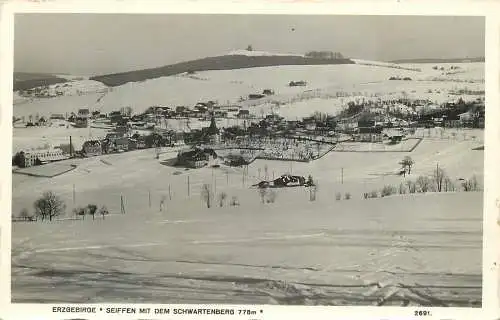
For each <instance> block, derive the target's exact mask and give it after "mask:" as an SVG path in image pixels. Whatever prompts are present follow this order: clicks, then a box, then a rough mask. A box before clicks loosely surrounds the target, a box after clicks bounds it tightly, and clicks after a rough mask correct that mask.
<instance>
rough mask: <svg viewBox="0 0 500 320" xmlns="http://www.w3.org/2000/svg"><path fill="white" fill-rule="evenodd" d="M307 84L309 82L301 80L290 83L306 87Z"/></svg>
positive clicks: (290, 84)
mask: <svg viewBox="0 0 500 320" xmlns="http://www.w3.org/2000/svg"><path fill="white" fill-rule="evenodd" d="M306 85H307V82H305V81H303V80H300V81H290V83H289V84H288V86H289V87H305V86H306Z"/></svg>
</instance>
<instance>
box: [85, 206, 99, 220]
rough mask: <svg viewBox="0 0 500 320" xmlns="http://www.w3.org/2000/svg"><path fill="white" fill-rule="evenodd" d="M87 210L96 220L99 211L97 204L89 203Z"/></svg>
mask: <svg viewBox="0 0 500 320" xmlns="http://www.w3.org/2000/svg"><path fill="white" fill-rule="evenodd" d="M87 212H88V214H90V215H91V216H92V220H95V213H96V212H97V206H96V205H95V204H89V205H87Z"/></svg>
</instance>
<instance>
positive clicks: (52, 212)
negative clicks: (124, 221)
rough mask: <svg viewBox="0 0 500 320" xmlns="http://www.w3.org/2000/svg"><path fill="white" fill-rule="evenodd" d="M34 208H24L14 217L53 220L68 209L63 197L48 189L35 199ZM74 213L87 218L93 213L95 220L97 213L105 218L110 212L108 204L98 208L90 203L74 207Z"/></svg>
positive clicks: (28, 219) (27, 219)
mask: <svg viewBox="0 0 500 320" xmlns="http://www.w3.org/2000/svg"><path fill="white" fill-rule="evenodd" d="M33 208H34V211H33V212H31V213H30V212H29V211H28V209H26V208H23V209H22V210H21V212H20V213H19V216H18V217H13V218H18V219H21V220H24V221H37V220H41V221H46V220H48V221H52V220H53V219H55V218H56V217H59V216H61V215H63V214H64V212H65V211H66V204H65V203H64V201H63V200H62V199H61V197H59V196H58V195H57V194H55V193H54V192H53V191H46V192H44V193H43V194H42V196H41V197H40V198H38V199H37V200H35V202H34V203H33ZM73 213H74V214H75V216H77V217H82V218H83V219H85V216H86V215H91V216H92V220H94V219H95V215H96V214H100V215H101V216H102V218H103V219H104V217H105V216H106V215H108V214H109V211H108V209H107V208H106V206H102V207H101V208H100V209H99V210H98V207H97V205H95V204H88V205H87V206H85V207H78V208H75V209H73Z"/></svg>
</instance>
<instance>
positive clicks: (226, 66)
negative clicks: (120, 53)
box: [89, 55, 355, 87]
mask: <svg viewBox="0 0 500 320" xmlns="http://www.w3.org/2000/svg"><path fill="white" fill-rule="evenodd" d="M354 63H355V62H354V61H352V60H350V59H320V58H306V57H301V56H293V55H290V56H288V55H286V56H246V55H226V56H216V57H208V58H202V59H197V60H191V61H186V62H180V63H175V64H171V65H167V66H163V67H158V68H151V69H143V70H135V71H128V72H120V73H114V74H107V75H100V76H94V77H90V78H89V79H90V80H95V81H99V82H102V83H104V84H105V85H107V86H110V87H116V86H120V85H122V84H125V83H128V82H140V81H144V80H149V79H155V78H160V77H166V76H173V75H177V74H181V73H186V72H188V73H190V72H197V71H212V70H234V69H244V68H256V67H272V66H283V65H326V64H354ZM291 80H294V79H291ZM299 80H300V79H299Z"/></svg>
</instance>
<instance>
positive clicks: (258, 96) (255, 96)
mask: <svg viewBox="0 0 500 320" xmlns="http://www.w3.org/2000/svg"><path fill="white" fill-rule="evenodd" d="M265 96H266V95H265V94H260V93H251V94H249V95H248V99H250V100H258V99H261V98H264V97H265Z"/></svg>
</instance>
